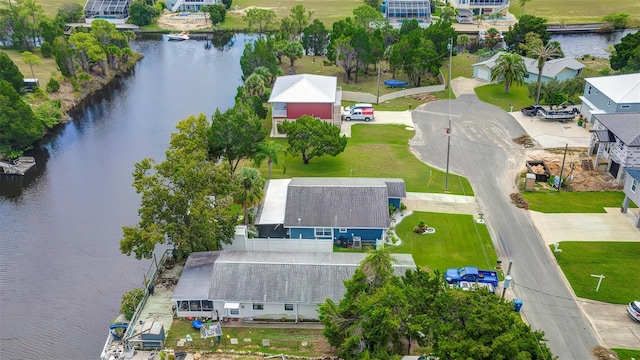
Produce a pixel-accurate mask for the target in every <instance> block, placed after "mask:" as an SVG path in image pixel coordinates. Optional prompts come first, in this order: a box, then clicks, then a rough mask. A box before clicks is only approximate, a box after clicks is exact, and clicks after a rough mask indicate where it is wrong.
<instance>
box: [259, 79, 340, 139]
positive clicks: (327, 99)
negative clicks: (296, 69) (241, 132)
mask: <svg viewBox="0 0 640 360" xmlns="http://www.w3.org/2000/svg"><path fill="white" fill-rule="evenodd" d="M337 84H338V79H337V78H336V77H335V76H323V75H310V74H300V75H287V76H279V77H278V78H276V81H275V83H274V85H273V89H272V90H271V97H270V98H269V103H270V104H271V117H272V125H273V127H272V133H271V135H272V136H279V135H280V136H284V134H280V133H279V132H278V125H279V124H282V123H283V122H284V121H285V120H289V121H292V120H296V119H297V118H299V117H301V116H303V115H309V116H313V117H315V118H318V119H321V120H324V121H327V122H330V123H332V124H334V125H336V126H340V121H341V114H340V104H341V101H342V90H341V89H340V88H339V87H338V86H337Z"/></svg>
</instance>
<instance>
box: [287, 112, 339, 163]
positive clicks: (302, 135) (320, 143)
mask: <svg viewBox="0 0 640 360" xmlns="http://www.w3.org/2000/svg"><path fill="white" fill-rule="evenodd" d="M280 127H281V128H280V129H279V130H280V131H282V132H283V133H285V134H287V142H288V143H289V148H288V149H287V151H288V152H289V154H291V155H297V154H300V155H301V156H302V162H303V163H305V164H308V163H309V160H311V159H313V158H314V157H320V156H323V155H331V156H337V155H338V154H340V153H342V152H343V151H344V148H345V147H346V146H347V137H346V136H344V135H342V136H340V128H339V127H337V126H335V125H333V124H331V123H329V122H326V121H323V120H320V119H315V118H313V117H311V116H309V115H303V116H302V117H299V118H298V119H296V120H295V121H286V120H285V122H284V123H282V125H280Z"/></svg>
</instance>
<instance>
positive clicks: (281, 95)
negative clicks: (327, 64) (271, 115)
mask: <svg viewBox="0 0 640 360" xmlns="http://www.w3.org/2000/svg"><path fill="white" fill-rule="evenodd" d="M337 86H338V79H337V78H336V77H335V76H322V75H310V74H299V75H288V76H279V77H278V78H276V81H275V83H274V84H273V90H271V96H270V97H269V102H270V103H274V102H282V103H323V104H324V103H334V102H336V101H337V99H336V93H337Z"/></svg>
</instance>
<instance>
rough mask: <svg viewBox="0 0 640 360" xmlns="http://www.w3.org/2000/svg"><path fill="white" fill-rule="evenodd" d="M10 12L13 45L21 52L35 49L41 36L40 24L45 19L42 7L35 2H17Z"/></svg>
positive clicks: (33, 0) (19, 0)
mask: <svg viewBox="0 0 640 360" xmlns="http://www.w3.org/2000/svg"><path fill="white" fill-rule="evenodd" d="M8 11H9V12H8V14H7V16H8V19H9V21H8V23H7V25H9V28H10V31H9V33H10V36H11V44H12V45H13V46H14V47H15V48H17V49H20V50H32V49H35V48H36V47H37V46H38V39H39V38H40V36H41V30H40V23H41V22H42V21H43V20H44V19H45V14H44V10H43V8H42V5H40V4H38V3H36V1H35V0H17V1H15V3H14V5H12V6H11V8H10V9H9V10H8Z"/></svg>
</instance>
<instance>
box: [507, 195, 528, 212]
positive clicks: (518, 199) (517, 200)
mask: <svg viewBox="0 0 640 360" xmlns="http://www.w3.org/2000/svg"><path fill="white" fill-rule="evenodd" d="M509 197H510V198H511V202H512V203H513V204H514V205H515V206H517V207H519V208H521V209H525V210H529V202H528V201H527V200H525V199H524V198H523V197H522V194H520V193H511V194H510V195H509Z"/></svg>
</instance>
